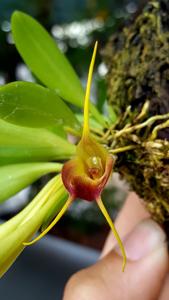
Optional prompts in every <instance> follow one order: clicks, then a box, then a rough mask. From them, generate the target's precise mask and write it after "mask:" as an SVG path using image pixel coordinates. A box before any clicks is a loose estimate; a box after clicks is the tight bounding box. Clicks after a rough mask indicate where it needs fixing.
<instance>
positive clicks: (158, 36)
mask: <svg viewBox="0 0 169 300" xmlns="http://www.w3.org/2000/svg"><path fill="white" fill-rule="evenodd" d="M168 54H169V1H168V0H159V1H149V2H148V3H147V5H146V6H145V8H144V9H143V11H142V12H141V13H140V15H139V16H137V17H136V19H135V20H134V21H133V22H132V23H131V24H130V25H129V26H126V27H124V28H123V30H122V31H120V32H117V33H116V34H114V35H113V36H112V37H111V38H110V41H109V42H108V44H107V45H106V47H105V49H104V59H105V62H106V63H107V66H108V70H109V71H108V76H107V82H108V99H109V103H110V105H111V106H112V107H113V108H114V110H115V111H116V113H117V114H118V115H119V118H118V121H117V122H116V124H115V125H113V126H112V128H108V129H107V133H106V135H105V139H106V142H107V145H108V147H109V150H110V152H112V153H116V155H117V160H116V170H117V171H118V172H119V173H120V174H121V175H122V177H125V178H126V179H127V180H128V182H129V183H130V185H131V188H132V189H133V190H135V191H136V192H137V194H138V195H139V196H140V197H141V198H143V199H144V201H145V203H146V205H147V207H148V209H149V211H150V212H151V213H152V215H153V217H154V218H155V219H156V220H157V221H158V222H159V223H162V224H164V223H165V224H166V228H168V224H167V223H166V221H167V219H168V218H169V55H168ZM119 148H120V149H121V151H118V149H119ZM123 149H124V150H123ZM125 149H126V150H125ZM167 230H168V229H167ZM168 235H169V232H168Z"/></svg>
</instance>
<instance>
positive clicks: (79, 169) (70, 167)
mask: <svg viewBox="0 0 169 300" xmlns="http://www.w3.org/2000/svg"><path fill="white" fill-rule="evenodd" d="M90 158H91V160H92V158H93V159H94V160H95V159H97V160H98V157H97V156H93V157H90ZM99 158H100V157H99ZM99 163H100V159H99ZM113 164H114V160H113V158H112V157H111V156H110V155H107V158H106V162H105V168H104V170H102V169H101V170H99V168H97V167H95V166H94V168H92V167H91V166H90V167H88V164H87V163H86V162H84V161H83V160H82V159H80V158H79V157H76V158H74V159H72V160H70V161H68V162H67V163H65V164H64V166H63V168H62V180H63V183H64V185H65V187H66V189H67V190H68V192H69V194H70V195H71V196H72V197H73V198H81V199H84V200H87V201H93V200H96V199H97V198H98V197H99V196H100V194H101V192H102V190H103V188H104V187H105V185H106V183H107V181H108V179H109V177H110V173H111V171H112V167H113ZM101 167H102V168H103V166H101ZM101 172H102V174H101V176H100V173H101Z"/></svg>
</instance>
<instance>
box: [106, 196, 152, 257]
mask: <svg viewBox="0 0 169 300" xmlns="http://www.w3.org/2000/svg"><path fill="white" fill-rule="evenodd" d="M148 217H149V213H148V212H147V210H146V209H145V207H144V205H143V203H142V201H141V200H140V199H139V197H138V196H137V195H136V194H135V193H133V192H131V193H130V194H129V196H128V197H127V200H126V201H125V204H124V206H123V208H122V210H121V211H120V213H119V215H118V217H117V219H116V222H115V226H116V229H117V231H118V233H119V235H120V237H121V238H124V237H125V236H126V235H127V234H128V233H130V232H131V231H132V229H133V228H134V227H135V226H136V225H137V224H138V223H140V221H141V220H143V219H145V218H148ZM116 244H117V241H116V239H115V238H114V235H113V233H112V232H110V234H109V235H108V237H107V239H106V242H105V245H104V247H103V250H102V253H101V258H102V257H103V256H105V255H107V254H108V252H109V251H111V250H112V249H113V248H114V246H115V245H116Z"/></svg>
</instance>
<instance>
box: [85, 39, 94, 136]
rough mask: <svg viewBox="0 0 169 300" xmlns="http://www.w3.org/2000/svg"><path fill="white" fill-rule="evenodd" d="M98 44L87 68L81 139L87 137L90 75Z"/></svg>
mask: <svg viewBox="0 0 169 300" xmlns="http://www.w3.org/2000/svg"><path fill="white" fill-rule="evenodd" d="M97 46H98V42H96V43H95V46H94V50H93V55H92V60H91V63H90V67H89V74H88V79H87V87H86V95H85V100H84V125H83V136H82V138H83V137H86V136H88V135H89V97H90V89H91V82H92V75H93V68H94V63H95V58H96V51H97Z"/></svg>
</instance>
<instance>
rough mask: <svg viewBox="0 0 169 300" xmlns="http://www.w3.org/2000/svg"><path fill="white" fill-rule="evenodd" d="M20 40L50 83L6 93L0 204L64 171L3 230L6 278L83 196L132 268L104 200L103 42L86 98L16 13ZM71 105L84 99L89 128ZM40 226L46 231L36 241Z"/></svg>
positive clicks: (11, 87) (0, 253)
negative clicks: (98, 80) (95, 91)
mask: <svg viewBox="0 0 169 300" xmlns="http://www.w3.org/2000/svg"><path fill="white" fill-rule="evenodd" d="M12 35H13V39H14V41H15V45H16V48H17V49H18V51H19V53H20V55H21V56H22V58H23V60H24V61H25V63H26V64H27V65H28V67H29V68H30V70H31V71H32V73H33V74H34V75H35V76H36V77H37V78H38V80H39V81H40V82H41V83H42V85H40V84H37V83H30V82H21V81H17V82H13V83H9V84H6V85H4V86H2V87H1V88H0V202H3V201H5V200H7V199H8V198H9V197H11V196H12V195H14V194H16V193H17V192H19V191H20V190H22V189H23V188H25V187H26V186H28V185H30V184H32V183H33V182H34V181H36V180H37V179H38V178H40V177H41V176H43V175H45V174H48V173H54V174H56V173H58V174H57V175H55V176H54V177H53V178H52V179H51V180H49V182H48V183H47V184H46V186H45V187H44V188H43V189H42V190H41V191H40V192H39V193H38V195H37V196H36V197H35V198H34V199H33V200H32V201H31V202H30V203H29V204H28V205H27V206H26V207H25V208H24V209H23V210H22V211H21V212H20V213H18V214H17V215H16V216H14V217H13V218H11V219H10V220H9V221H7V222H5V223H3V224H1V225H0V245H1V247H0V276H2V275H3V274H4V273H5V272H6V271H7V270H8V268H9V267H10V266H11V264H12V263H13V262H14V261H15V259H16V258H17V256H18V255H19V254H20V253H21V252H22V250H23V249H24V247H25V246H28V245H31V244H33V243H35V242H36V241H38V240H39V239H40V238H42V237H43V236H44V235H45V234H46V233H47V232H48V231H49V230H50V229H51V228H52V227H53V226H54V225H55V224H56V223H57V222H58V221H59V220H60V218H61V217H62V216H63V214H64V213H65V211H66V210H67V209H68V207H69V206H70V204H71V203H72V201H75V199H76V198H81V199H83V200H87V201H93V200H95V201H96V203H97V204H98V206H99V208H100V210H101V212H102V213H103V215H104V217H105V218H106V220H107V222H108V224H109V226H110V228H111V229H112V231H113V233H114V235H115V237H116V239H117V242H118V244H119V247H120V249H121V252H122V255H123V270H124V268H125V264H126V255H125V250H124V247H123V244H122V242H121V239H120V237H119V235H118V233H117V231H116V229H115V226H114V224H113V222H112V220H111V218H110V216H109V214H108V212H107V210H106V208H105V206H104V204H103V201H102V199H101V193H102V190H103V189H104V187H105V185H106V183H107V181H108V179H109V177H110V175H111V172H112V168H113V164H114V162H115V158H114V156H113V155H112V154H110V153H109V151H108V149H106V147H105V145H104V138H103V137H104V128H105V127H106V126H107V125H106V124H108V123H109V120H108V119H106V118H105V117H103V116H102V115H101V114H100V113H99V112H98V111H97V109H96V107H95V106H94V105H93V104H91V103H90V88H91V82H92V74H93V68H94V62H95V57H96V51H97V44H98V43H97V42H96V43H95V47H94V51H93V56H92V60H91V64H90V68H89V74H88V82H87V88H86V93H85V91H84V90H83V88H82V86H81V83H80V80H79V79H78V77H77V75H76V73H75V71H74V69H73V68H72V66H71V65H70V63H69V61H68V60H67V58H66V57H65V56H64V54H63V53H62V52H61V51H60V50H59V48H58V47H57V45H56V43H55V41H54V40H53V39H52V38H51V37H50V36H49V34H48V33H47V32H46V30H45V29H44V28H43V27H42V26H41V25H40V24H39V23H38V22H37V21H35V20H34V19H33V18H32V17H30V16H28V15H26V14H25V13H22V12H18V11H17V12H14V14H13V15H12ZM64 101H67V102H69V103H71V104H73V105H75V106H78V107H80V108H82V107H83V102H84V118H83V126H82V123H81V122H80V121H79V120H81V119H82V118H81V117H79V116H76V115H75V114H74V113H73V111H72V110H71V109H70V108H69V106H68V105H67V104H66V103H65V102H64ZM89 112H90V114H91V117H90V122H89ZM89 123H90V124H89ZM69 134H71V135H74V136H76V137H77V140H78V141H79V142H78V143H77V145H75V144H73V143H70V142H69V141H68V139H67V136H68V135H69ZM63 161H66V162H65V163H64V164H63ZM39 229H41V230H42V232H41V233H40V235H39V236H37V237H36V238H35V239H33V240H32V237H33V236H34V234H35V233H36V232H37V231H38V230H39Z"/></svg>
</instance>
